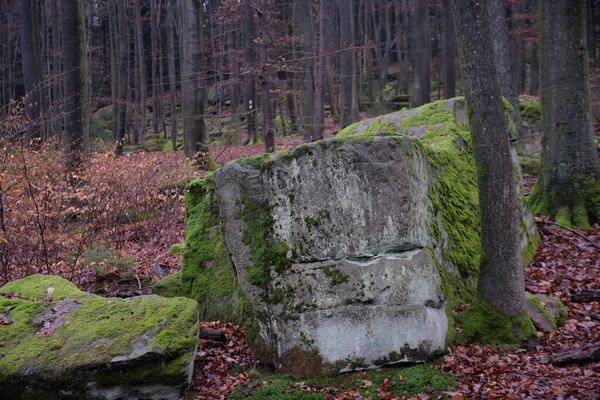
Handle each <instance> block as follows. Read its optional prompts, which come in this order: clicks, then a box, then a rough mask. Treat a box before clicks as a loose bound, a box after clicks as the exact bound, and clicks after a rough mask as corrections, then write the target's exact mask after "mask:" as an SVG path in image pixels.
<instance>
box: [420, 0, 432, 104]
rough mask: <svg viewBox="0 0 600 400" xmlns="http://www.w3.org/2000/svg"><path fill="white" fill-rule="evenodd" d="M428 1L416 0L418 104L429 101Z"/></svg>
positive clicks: (429, 41)
mask: <svg viewBox="0 0 600 400" xmlns="http://www.w3.org/2000/svg"><path fill="white" fill-rule="evenodd" d="M428 3H429V1H427V0H419V1H417V24H418V27H419V33H418V34H419V47H418V50H417V51H418V54H417V56H418V57H419V58H420V59H421V61H420V62H419V64H420V66H421V69H422V70H421V73H420V74H419V79H420V81H421V82H420V85H419V90H420V104H419V105H421V104H426V103H430V102H431V29H430V27H429V6H428Z"/></svg>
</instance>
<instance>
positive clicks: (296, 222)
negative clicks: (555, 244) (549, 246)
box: [182, 99, 536, 375]
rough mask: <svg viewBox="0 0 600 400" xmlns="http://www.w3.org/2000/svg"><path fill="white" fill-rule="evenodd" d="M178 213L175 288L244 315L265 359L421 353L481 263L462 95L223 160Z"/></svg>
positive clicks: (348, 361) (298, 365)
mask: <svg viewBox="0 0 600 400" xmlns="http://www.w3.org/2000/svg"><path fill="white" fill-rule="evenodd" d="M186 213H187V214H186V249H185V251H184V255H183V264H184V267H183V271H182V287H183V291H184V293H185V294H186V295H188V296H191V297H193V298H195V299H197V300H198V301H199V302H200V304H203V307H204V314H205V315H206V316H207V318H220V319H222V320H228V321H232V322H234V323H240V324H243V325H244V326H246V330H247V334H248V336H249V341H250V343H251V344H253V346H254V348H255V349H256V351H257V352H258V354H259V356H261V357H263V359H266V360H267V361H270V362H272V363H274V364H275V365H276V366H277V367H278V368H280V369H281V370H284V371H290V372H293V373H297V374H301V375H307V374H314V373H323V372H344V371H349V370H355V369H363V368H371V367H375V366H381V365H385V364H391V363H397V362H403V361H410V362H415V361H423V360H426V359H428V358H430V357H432V356H433V355H435V354H438V353H439V352H441V351H443V350H444V348H445V346H446V344H447V343H448V342H450V341H451V340H452V338H453V334H454V332H455V331H454V321H453V318H452V312H451V310H452V308H453V307H455V306H457V305H458V304H460V303H462V302H465V301H467V300H468V299H469V298H470V296H472V294H473V291H474V285H475V280H476V275H477V272H478V266H479V257H480V252H481V244H480V232H479V206H478V192H477V179H476V175H475V168H474V160H473V154H472V148H471V139H470V133H469V130H468V119H467V114H466V107H465V104H464V101H462V100H460V99H459V100H450V101H444V102H437V103H433V104H429V105H426V106H424V107H421V108H419V109H415V110H410V111H405V112H399V113H394V114H390V115H387V116H384V117H379V118H376V119H373V120H369V121H365V122H361V123H358V124H355V125H353V126H350V127H348V128H347V129H345V130H344V131H342V132H340V133H339V134H338V136H337V137H336V138H333V139H330V140H324V141H320V142H317V143H312V144H307V145H303V146H300V147H298V148H296V149H293V150H291V151H284V152H278V153H275V154H271V155H263V156H259V157H254V158H249V159H242V160H238V161H235V162H231V163H229V164H227V165H226V166H224V167H223V168H221V169H220V170H218V171H216V172H215V173H214V174H212V175H209V176H208V177H207V178H206V179H205V180H198V181H194V182H192V183H191V184H190V185H189V186H188V188H187V192H186ZM523 216H524V217H523V224H522V225H523V227H524V228H526V229H524V230H523V247H524V248H527V254H532V251H533V249H534V248H535V246H536V243H535V238H536V237H535V236H534V233H533V232H534V230H533V229H532V228H533V222H532V219H531V217H530V215H529V214H528V212H527V211H526V210H524V212H523ZM526 258H527V255H526Z"/></svg>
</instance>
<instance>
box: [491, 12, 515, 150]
mask: <svg viewBox="0 0 600 400" xmlns="http://www.w3.org/2000/svg"><path fill="white" fill-rule="evenodd" d="M490 21H491V29H492V39H493V43H494V54H495V59H496V70H497V71H498V84H499V85H500V93H502V96H503V97H506V99H507V100H508V101H509V103H510V105H511V106H512V108H513V112H512V113H511V123H512V124H514V126H515V128H516V131H517V135H519V133H520V131H521V112H520V109H519V102H518V100H517V89H516V87H515V85H514V82H513V74H512V73H511V65H510V64H511V54H510V41H509V38H508V30H507V26H506V14H505V11H504V0H490ZM518 138H519V137H517V138H515V139H518Z"/></svg>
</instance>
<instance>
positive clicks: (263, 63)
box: [256, 0, 275, 153]
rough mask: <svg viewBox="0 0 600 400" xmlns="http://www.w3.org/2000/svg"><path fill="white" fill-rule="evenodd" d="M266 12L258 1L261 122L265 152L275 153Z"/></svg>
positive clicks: (269, 40) (264, 5)
mask: <svg viewBox="0 0 600 400" xmlns="http://www.w3.org/2000/svg"><path fill="white" fill-rule="evenodd" d="M266 10H267V7H266V2H265V1H264V0H259V2H258V8H256V13H257V15H258V26H259V29H260V45H259V46H258V57H259V62H260V73H259V80H260V92H261V107H262V114H263V121H264V125H265V152H267V153H271V152H273V151H275V124H274V123H273V104H272V102H271V82H270V76H269V75H270V74H269V70H270V65H271V64H270V62H269V54H268V48H269V46H270V44H271V39H270V37H269V33H268V32H267V17H266V15H265V12H266Z"/></svg>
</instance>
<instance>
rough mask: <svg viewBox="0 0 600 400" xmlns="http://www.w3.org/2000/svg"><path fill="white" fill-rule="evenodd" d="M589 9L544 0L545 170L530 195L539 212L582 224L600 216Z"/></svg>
mask: <svg viewBox="0 0 600 400" xmlns="http://www.w3.org/2000/svg"><path fill="white" fill-rule="evenodd" d="M586 9H587V5H586V0H552V1H548V0H538V38H539V51H540V71H541V73H540V78H541V80H540V83H541V88H540V89H541V102H542V123H541V125H542V137H543V141H542V172H541V176H540V177H539V179H538V181H537V183H536V186H535V187H534V190H533V192H532V194H531V195H530V199H529V200H530V202H531V204H532V205H533V211H534V212H536V213H538V214H544V215H550V216H552V217H554V218H555V219H556V222H558V223H559V224H561V225H565V226H571V224H574V225H576V226H577V227H579V228H581V229H590V222H595V221H599V220H600V205H599V204H600V203H599V201H598V199H600V182H599V181H598V179H599V177H600V162H599V160H598V154H597V152H596V142H595V140H594V131H593V122H592V114H591V108H590V91H589V82H588V54H587V49H586V37H585V35H586V28H585V25H586ZM557 82H560V85H557Z"/></svg>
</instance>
